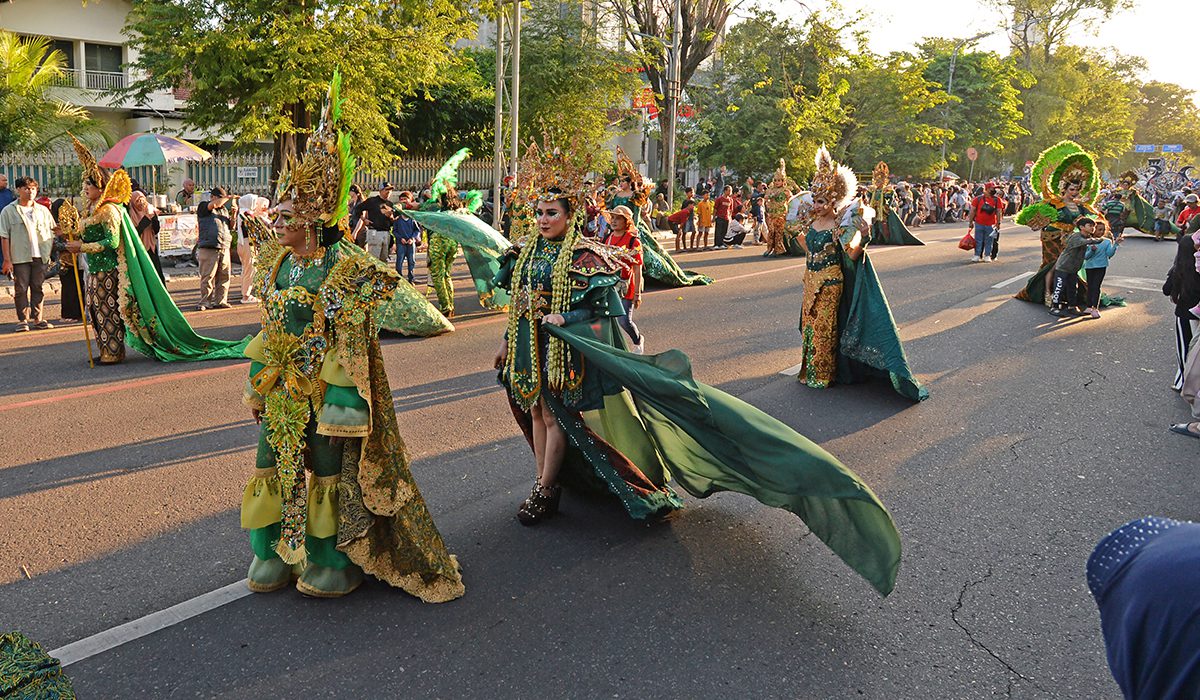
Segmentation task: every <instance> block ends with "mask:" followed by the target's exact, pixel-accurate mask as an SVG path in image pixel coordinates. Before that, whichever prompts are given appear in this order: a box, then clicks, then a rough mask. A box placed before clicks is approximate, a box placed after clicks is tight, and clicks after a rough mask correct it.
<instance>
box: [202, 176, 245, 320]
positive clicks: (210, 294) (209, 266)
mask: <svg viewBox="0 0 1200 700" xmlns="http://www.w3.org/2000/svg"><path fill="white" fill-rule="evenodd" d="M209 194H210V195H211V197H210V198H209V200H208V201H207V202H200V204H199V205H198V206H197V207H196V232H197V238H196V262H198V263H200V310H201V311H204V310H205V309H228V308H229V276H230V272H231V270H232V268H233V265H232V263H231V262H230V260H229V246H230V244H231V243H232V242H233V234H232V233H231V231H232V225H233V222H234V221H235V220H236V218H237V208H236V207H229V206H227V205H229V203H230V201H231V197H230V196H229V192H227V191H226V190H225V188H224V187H214V188H212V191H211V192H210V193H209Z"/></svg>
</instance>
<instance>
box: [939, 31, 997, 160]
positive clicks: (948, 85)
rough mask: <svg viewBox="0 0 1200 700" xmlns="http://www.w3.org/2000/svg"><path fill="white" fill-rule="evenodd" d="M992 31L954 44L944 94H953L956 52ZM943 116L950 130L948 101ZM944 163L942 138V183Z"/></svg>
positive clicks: (956, 61) (944, 153)
mask: <svg viewBox="0 0 1200 700" xmlns="http://www.w3.org/2000/svg"><path fill="white" fill-rule="evenodd" d="M994 33H995V32H994V31H993V32H983V33H981V34H976V35H975V36H973V37H971V38H970V39H963V40H962V41H960V42H958V43H957V44H955V45H954V53H952V54H950V79H949V80H947V81H946V95H947V96H951V95H953V94H954V67H955V65H956V64H957V63H958V52H959V51H961V50H962V47H964V46H966V45H967V44H970V43H971V42H975V41H979V40H980V39H982V38H983V37H985V36H988V35H989V34H994ZM943 118H944V119H945V122H946V131H949V130H950V102H949V101H947V102H946V109H945V111H944V112H943ZM946 165H947V163H946V142H945V141H944V140H943V141H942V170H941V172H940V173H938V183H942V182H944V181H945V180H946Z"/></svg>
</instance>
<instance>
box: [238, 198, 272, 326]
mask: <svg viewBox="0 0 1200 700" xmlns="http://www.w3.org/2000/svg"><path fill="white" fill-rule="evenodd" d="M270 204H271V203H270V202H269V201H268V200H267V198H266V197H259V196H258V195H256V194H244V195H242V197H241V199H239V200H238V219H237V237H238V244H237V246H238V259H239V260H241V262H242V303H243V304H257V303H258V297H256V296H254V253H255V251H254V248H255V246H254V245H252V244H251V241H250V235H249V229H248V227H247V225H246V219H248V218H257V219H259V220H265V219H266V216H267V207H268V206H269V205H270Z"/></svg>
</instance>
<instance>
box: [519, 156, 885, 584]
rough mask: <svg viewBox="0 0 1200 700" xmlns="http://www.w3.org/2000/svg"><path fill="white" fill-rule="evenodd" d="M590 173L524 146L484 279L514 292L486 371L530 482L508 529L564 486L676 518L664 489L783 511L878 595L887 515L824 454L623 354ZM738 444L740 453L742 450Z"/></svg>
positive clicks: (686, 366)
mask: <svg viewBox="0 0 1200 700" xmlns="http://www.w3.org/2000/svg"><path fill="white" fill-rule="evenodd" d="M589 167H590V166H589V165H587V164H573V163H572V162H570V161H569V160H568V159H567V158H566V156H564V155H563V154H561V153H559V152H553V153H548V154H543V153H541V152H539V151H538V149H537V148H536V147H531V148H530V149H529V151H528V152H527V153H526V154H525V157H524V158H523V159H522V161H521V164H520V167H519V169H518V172H519V173H522V177H523V178H530V174H531V173H533V174H534V175H533V176H532V177H531V178H530V180H529V181H531V182H532V183H533V184H532V185H531V186H529V187H527V188H526V187H518V188H517V191H519V192H525V193H528V194H527V196H525V197H522V198H521V199H520V200H518V203H517V204H516V206H521V207H526V208H529V209H532V210H534V211H536V215H535V216H536V222H534V220H533V216H534V215H526V216H523V217H514V222H515V221H523V222H527V223H528V224H534V223H535V225H536V228H534V227H533V225H526V226H524V227H523V229H516V228H514V229H513V231H514V238H515V239H516V241H517V242H516V244H515V245H514V246H513V248H512V249H511V250H510V251H508V253H506V255H505V258H504V260H503V262H502V267H501V270H500V274H499V276H498V277H497V282H498V283H500V284H502V285H504V286H506V287H507V288H509V289H510V290H511V292H512V300H513V301H512V304H511V306H510V307H509V318H508V328H507V332H506V333H505V336H504V340H503V342H502V343H501V347H500V349H499V352H498V353H497V354H496V358H495V365H496V368H497V369H498V370H500V377H499V380H500V382H501V384H503V385H504V387H505V388H506V390H507V393H508V398H509V405H510V407H511V408H512V413H513V416H514V417H515V418H516V420H517V423H518V424H519V426H520V427H521V429H522V432H523V433H524V434H525V437H526V439H527V440H528V442H529V445H530V447H531V448H532V450H533V455H534V460H535V462H536V479H535V482H534V486H533V490H532V492H531V493H530V495H529V497H528V498H526V499H525V501H524V502H523V503H521V505H520V508H519V510H518V512H517V517H518V518H519V519H520V521H521V522H522V523H524V524H526V525H536V524H539V523H543V522H545V521H546V520H548V519H550V518H552V517H553V516H554V515H555V514H556V513H557V512H558V510H559V505H560V498H561V494H562V491H561V485H566V486H569V487H571V488H573V489H578V490H584V491H590V492H593V493H601V494H609V495H610V496H613V497H615V498H616V499H617V500H618V501H619V502H620V503H621V504H622V505H623V506H624V508H625V509H626V511H627V512H628V513H629V515H630V516H631V517H634V518H639V519H643V518H650V517H654V516H661V515H665V514H667V513H669V512H671V511H673V510H675V509H678V508H680V507H681V506H682V502H681V500H680V498H679V497H678V496H677V495H676V493H675V492H674V491H673V490H672V489H671V488H670V486H668V485H667V482H668V481H669V480H670V479H672V478H674V479H675V480H676V481H677V482H678V483H679V485H681V486H682V487H683V488H684V489H685V490H686V491H688V492H689V493H691V494H692V495H694V496H696V497H698V498H704V497H707V496H710V495H712V494H713V493H716V492H719V491H735V492H738V493H743V494H747V495H750V496H753V497H754V498H756V499H758V500H759V501H761V502H762V503H764V504H767V505H770V506H774V507H778V508H784V509H786V510H789V511H791V512H792V513H795V514H796V515H798V516H799V517H801V518H802V519H804V521H805V522H806V523H807V524H808V526H809V527H810V528H811V529H812V531H813V532H814V533H816V534H817V536H818V537H819V538H820V539H821V540H822V541H824V542H825V543H826V544H828V545H829V547H830V548H831V549H832V550H833V551H834V552H835V553H836V554H837V555H838V556H839V557H841V558H842V559H843V561H845V562H846V563H847V564H848V565H849V566H851V567H852V568H853V569H854V570H855V571H857V572H858V573H859V574H860V575H862V576H863V577H864V578H865V579H866V580H867V581H868V582H870V583H871V585H872V586H874V587H875V588H876V589H877V590H878V591H879V592H880V593H882V594H884V595H887V593H888V592H890V591H891V590H892V587H893V585H894V583H895V576H896V571H897V568H898V566H899V561H900V540H899V534H898V533H897V532H896V529H895V525H894V523H893V522H892V520H891V516H890V515H889V514H888V512H887V510H886V509H885V508H884V507H883V505H882V504H881V503H880V502H879V500H878V498H876V496H875V495H874V494H873V493H872V492H871V490H870V489H869V488H868V487H867V486H866V485H865V484H863V483H862V482H861V481H860V480H859V479H858V478H857V477H856V476H855V475H854V473H853V472H851V471H850V470H849V469H847V468H846V467H845V466H844V465H842V464H841V463H840V462H838V460H837V459H836V458H834V457H833V456H832V455H830V454H829V453H828V452H826V451H824V450H823V449H821V448H820V447H818V446H817V445H815V444H813V443H812V442H810V441H808V440H807V439H805V438H804V437H803V436H801V435H799V434H798V433H796V432H794V431H793V430H791V429H790V428H788V427H787V426H785V425H783V424H782V423H780V422H779V421H777V420H775V419H774V418H771V417H770V416H768V415H766V414H765V413H762V412H761V411H759V410H758V409H756V408H754V407H752V406H750V405H748V404H746V403H743V402H742V401H739V400H738V399H735V398H733V397H732V396H729V395H728V394H725V393H723V392H720V391H718V390H716V389H713V388H712V387H709V386H706V385H704V384H701V383H699V382H697V381H695V380H694V379H693V378H692V374H691V364H690V361H689V360H688V358H687V356H686V355H684V354H683V353H681V352H679V351H678V350H669V351H667V352H664V353H660V354H658V355H637V354H633V353H630V352H626V351H624V350H623V349H620V348H623V347H624V340H623V337H622V335H621V333H620V330H619V329H618V327H617V322H616V319H617V317H618V316H620V315H621V313H622V308H621V299H620V295H619V294H618V293H617V291H616V288H617V284H618V280H619V278H620V269H621V267H622V266H623V265H624V264H626V261H627V260H628V257H627V256H628V252H627V251H626V250H622V249H619V248H614V247H610V246H606V245H604V244H601V243H598V242H596V241H595V240H594V239H591V238H587V237H585V236H583V229H584V224H585V215H584V207H585V188H584V186H583V181H584V179H585V178H586V174H587V172H588V169H589ZM747 446H751V447H747Z"/></svg>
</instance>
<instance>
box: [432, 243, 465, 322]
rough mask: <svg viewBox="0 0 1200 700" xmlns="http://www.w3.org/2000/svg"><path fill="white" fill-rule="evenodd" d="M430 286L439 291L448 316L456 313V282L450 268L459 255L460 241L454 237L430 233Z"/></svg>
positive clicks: (442, 306) (440, 302)
mask: <svg viewBox="0 0 1200 700" xmlns="http://www.w3.org/2000/svg"><path fill="white" fill-rule="evenodd" d="M425 254H426V256H428V260H429V286H431V287H433V291H434V292H436V293H437V298H438V306H440V307H441V310H442V313H443V314H446V316H453V315H454V282H453V280H451V279H450V268H452V267H454V258H456V257H457V256H458V241H456V240H454V239H453V238H447V237H445V236H440V235H438V234H436V233H432V232H431V233H429V247H428V248H427V249H426V253H425Z"/></svg>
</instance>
